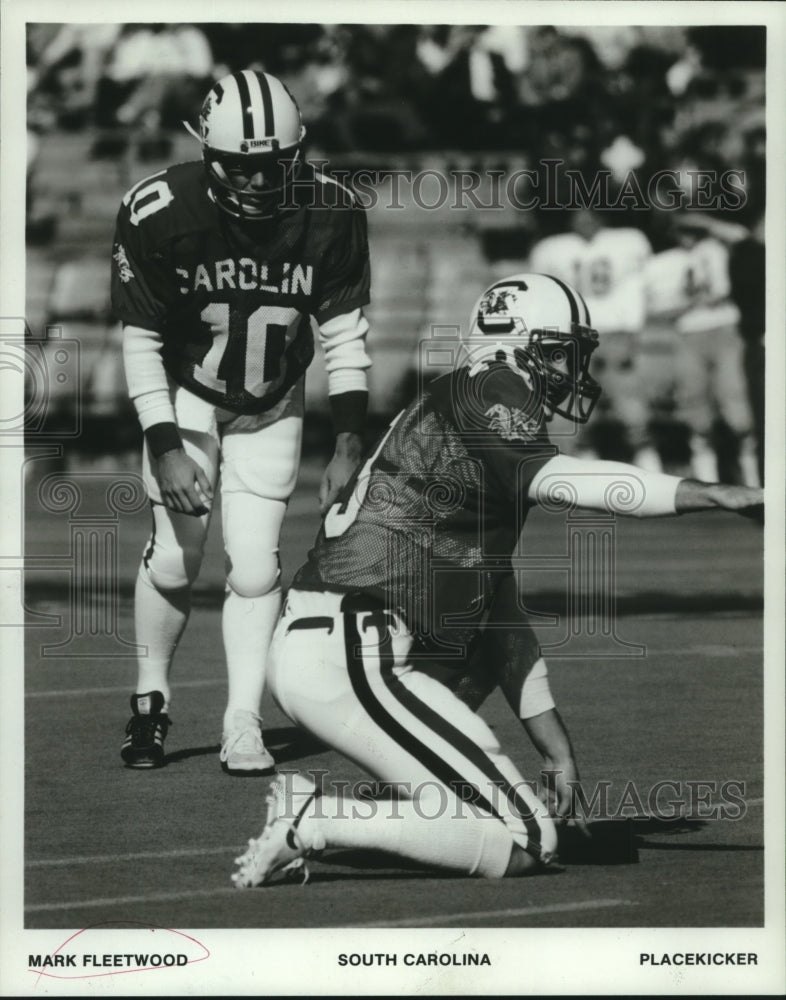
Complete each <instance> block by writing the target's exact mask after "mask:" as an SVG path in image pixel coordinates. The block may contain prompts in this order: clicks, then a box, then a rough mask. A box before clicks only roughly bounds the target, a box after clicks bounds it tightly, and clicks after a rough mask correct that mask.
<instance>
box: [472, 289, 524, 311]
mask: <svg viewBox="0 0 786 1000" xmlns="http://www.w3.org/2000/svg"><path fill="white" fill-rule="evenodd" d="M509 299H512V300H513V301H514V302H515V301H516V296H515V295H514V294H513V292H511V291H508V290H507V289H502V290H500V291H497V290H496V289H494V288H492V289H490V290H489V291H488V292H486V294H485V295H484V296H483V299H482V301H481V303H480V315H481V316H504V315H506V314H507V313H508V312H509V311H510V309H509V305H508V300H509Z"/></svg>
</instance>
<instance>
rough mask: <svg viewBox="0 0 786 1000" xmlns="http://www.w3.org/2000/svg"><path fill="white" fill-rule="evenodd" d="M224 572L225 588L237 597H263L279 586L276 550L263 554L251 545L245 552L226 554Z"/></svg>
mask: <svg viewBox="0 0 786 1000" xmlns="http://www.w3.org/2000/svg"><path fill="white" fill-rule="evenodd" d="M226 570H227V586H228V587H229V588H230V590H232V591H234V593H236V594H237V595H238V596H239V597H263V596H264V595H265V594H269V593H270V592H271V591H273V590H275V589H276V588H277V587H278V585H279V578H280V576H281V569H280V564H279V560H278V549H274V550H272V551H267V552H264V551H259V550H258V549H257V548H256V547H255V546H253V545H252V546H250V547H249V548H248V549H247V550H246V551H234V552H233V553H229V552H227V557H226Z"/></svg>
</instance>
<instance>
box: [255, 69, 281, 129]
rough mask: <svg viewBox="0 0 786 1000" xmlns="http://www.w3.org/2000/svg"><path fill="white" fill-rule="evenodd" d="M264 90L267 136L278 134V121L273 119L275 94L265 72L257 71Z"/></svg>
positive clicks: (261, 87)
mask: <svg viewBox="0 0 786 1000" xmlns="http://www.w3.org/2000/svg"><path fill="white" fill-rule="evenodd" d="M254 76H255V77H256V78H257V80H258V81H259V89H260V90H261V91H262V110H263V112H264V115H265V136H272V135H275V134H276V123H275V121H274V119H273V95H272V94H271V93H270V83H269V82H268V78H267V75H266V74H265V73H255V74H254Z"/></svg>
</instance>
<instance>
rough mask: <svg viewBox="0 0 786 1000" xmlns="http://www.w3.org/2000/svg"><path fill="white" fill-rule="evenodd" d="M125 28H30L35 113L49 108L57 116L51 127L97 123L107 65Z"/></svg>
mask: <svg viewBox="0 0 786 1000" xmlns="http://www.w3.org/2000/svg"><path fill="white" fill-rule="evenodd" d="M122 27H123V26H122V25H120V24H62V25H40V24H36V25H30V26H29V30H28V39H27V41H28V46H27V47H28V73H29V74H30V78H29V86H28V90H29V91H30V92H31V93H32V94H34V95H35V98H34V106H35V109H36V110H37V111H38V112H39V113H41V112H43V109H44V108H47V110H48V112H49V114H50V115H53V118H54V120H53V121H52V122H51V124H57V125H59V126H60V127H64V128H80V127H82V126H84V125H87V124H91V123H92V122H93V120H94V114H95V107H96V102H97V100H98V91H99V84H100V80H101V77H102V75H103V73H104V67H105V63H106V60H107V58H109V56H110V53H111V52H112V50H113V47H114V46H115V45H116V44H117V41H118V39H119V37H120V34H121V32H122ZM48 29H54V31H52V30H48ZM53 105H54V107H56V109H57V111H56V113H55V112H54V110H53V107H52V106H53Z"/></svg>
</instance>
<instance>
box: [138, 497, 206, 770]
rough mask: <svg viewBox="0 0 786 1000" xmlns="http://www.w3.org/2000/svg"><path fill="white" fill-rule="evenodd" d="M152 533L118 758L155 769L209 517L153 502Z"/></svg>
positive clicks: (142, 572) (140, 578)
mask: <svg viewBox="0 0 786 1000" xmlns="http://www.w3.org/2000/svg"><path fill="white" fill-rule="evenodd" d="M152 508H153V531H152V534H151V536H150V539H149V541H148V544H147V546H146V548H145V552H144V555H143V558H142V563H141V565H140V567H139V573H138V575H137V581H136V588H135V591H134V619H135V630H136V641H137V643H138V644H139V646H140V652H139V656H138V662H137V684H136V693H135V694H134V695H132V698H131V707H132V711H133V715H132V717H131V720H130V721H129V723H128V726H127V727H126V738H125V740H124V742H123V747H122V750H121V756H122V757H123V760H124V761H125V762H126V764H127V765H128V766H129V767H140V768H150V767H160V766H161V765H162V764H163V763H164V749H163V745H164V739H165V737H166V734H167V730H168V728H169V725H170V720H169V714H168V713H169V701H170V697H171V692H170V686H169V672H170V669H171V665H172V660H173V657H174V655H175V650H176V649H177V644H178V642H179V641H180V637H181V635H182V634H183V629H184V628H185V626H186V622H187V621H188V616H189V612H190V609H191V584H192V583H193V582H194V580H195V579H196V576H197V574H198V573H199V567H200V564H201V561H202V553H203V550H204V543H205V536H206V534H207V525H208V520H209V515H207V514H206V515H204V516H203V517H201V518H197V517H189V516H188V515H186V514H177V513H174V512H173V511H170V510H167V509H166V508H165V507H163V506H162V505H161V504H155V503H154V504H153V505H152Z"/></svg>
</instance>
